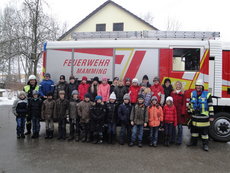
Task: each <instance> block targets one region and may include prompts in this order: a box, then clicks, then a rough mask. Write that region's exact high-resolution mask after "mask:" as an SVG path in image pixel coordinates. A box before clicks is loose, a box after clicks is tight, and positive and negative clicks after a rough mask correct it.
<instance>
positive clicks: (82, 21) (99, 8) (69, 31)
mask: <svg viewBox="0 0 230 173" xmlns="http://www.w3.org/2000/svg"><path fill="white" fill-rule="evenodd" d="M109 3H111V4H113V5H115V6H117V7H118V8H121V9H122V10H124V11H126V12H127V13H129V14H130V15H131V16H133V17H135V18H136V19H137V20H140V21H141V22H143V23H144V24H146V25H148V26H149V27H151V28H152V29H153V30H159V29H157V28H156V27H154V26H152V25H151V24H149V23H148V22H146V21H145V20H143V19H141V18H140V17H138V16H136V15H135V14H133V13H131V12H130V11H128V10H127V9H125V8H123V7H122V6H120V5H118V4H117V3H115V2H113V1H111V0H108V1H106V2H105V3H103V4H102V5H101V6H99V7H98V8H97V9H95V10H94V11H93V12H92V13H90V14H89V15H88V16H86V17H85V18H84V19H82V20H81V21H80V22H79V23H77V24H76V25H74V26H73V27H72V28H71V29H70V30H68V31H67V32H66V33H64V34H63V35H62V36H61V37H59V38H58V41H60V40H62V39H63V38H64V37H65V36H67V35H68V34H70V33H71V32H72V31H73V30H74V29H75V28H77V27H78V26H80V25H81V24H82V23H84V22H85V21H86V20H88V19H89V18H90V17H91V16H93V15H94V14H96V13H97V12H98V11H100V10H101V9H102V8H104V7H105V6H106V5H108V4H109Z"/></svg>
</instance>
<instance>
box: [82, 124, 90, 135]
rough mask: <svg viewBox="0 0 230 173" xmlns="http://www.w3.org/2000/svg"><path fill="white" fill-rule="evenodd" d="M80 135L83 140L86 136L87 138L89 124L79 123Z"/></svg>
mask: <svg viewBox="0 0 230 173" xmlns="http://www.w3.org/2000/svg"><path fill="white" fill-rule="evenodd" d="M80 126H81V130H82V131H81V132H80V133H81V135H82V137H83V138H87V136H89V134H90V123H81V124H80Z"/></svg>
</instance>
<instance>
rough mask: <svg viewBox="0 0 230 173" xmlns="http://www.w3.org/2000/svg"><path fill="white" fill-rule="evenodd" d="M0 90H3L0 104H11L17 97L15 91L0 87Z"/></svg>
mask: <svg viewBox="0 0 230 173" xmlns="http://www.w3.org/2000/svg"><path fill="white" fill-rule="evenodd" d="M0 92H3V97H0V105H13V103H14V100H15V99H16V98H17V91H11V90H9V89H0Z"/></svg>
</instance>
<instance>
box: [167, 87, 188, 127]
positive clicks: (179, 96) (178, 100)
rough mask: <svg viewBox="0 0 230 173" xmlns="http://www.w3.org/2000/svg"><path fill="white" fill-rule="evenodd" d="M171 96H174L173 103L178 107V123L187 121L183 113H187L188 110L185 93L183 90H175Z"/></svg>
mask: <svg viewBox="0 0 230 173" xmlns="http://www.w3.org/2000/svg"><path fill="white" fill-rule="evenodd" d="M171 96H172V98H173V104H174V106H175V107H176V112H177V123H178V124H182V123H183V122H185V119H184V117H182V116H181V115H185V112H186V98H185V93H184V92H182V91H180V92H179V93H177V92H176V91H173V92H172V93H171Z"/></svg>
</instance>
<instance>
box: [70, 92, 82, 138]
mask: <svg viewBox="0 0 230 173" xmlns="http://www.w3.org/2000/svg"><path fill="white" fill-rule="evenodd" d="M79 103H80V100H79V98H78V91H77V90H73V92H72V99H71V100H70V102H69V132H70V135H69V141H72V140H73V139H74V133H75V132H77V137H76V141H77V142H78V141H79V140H80V123H79V122H80V119H79V116H78V105H79Z"/></svg>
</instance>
